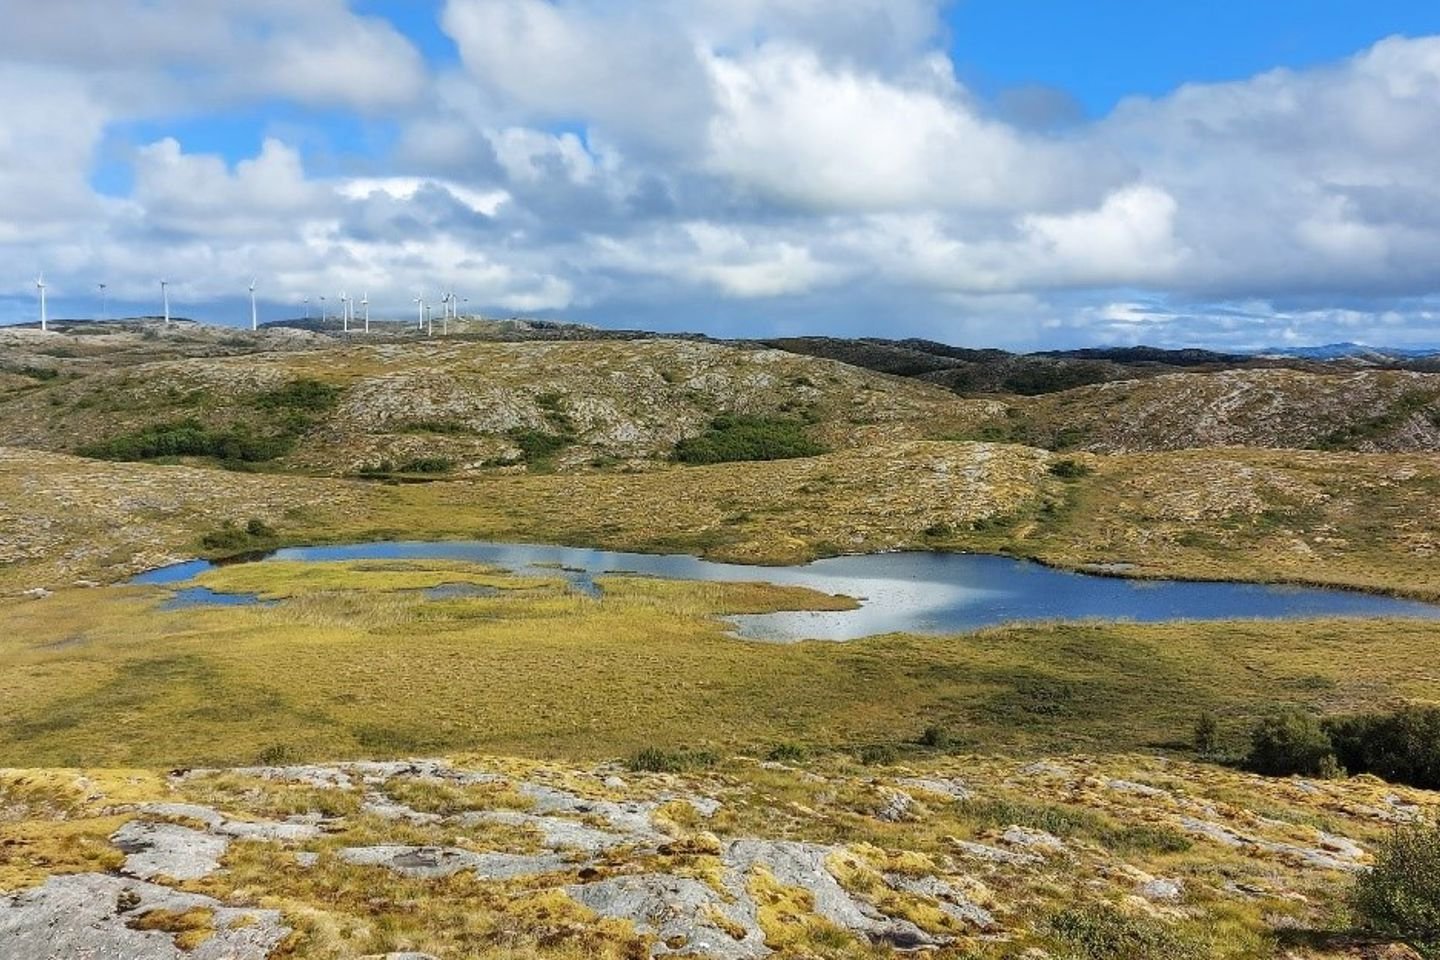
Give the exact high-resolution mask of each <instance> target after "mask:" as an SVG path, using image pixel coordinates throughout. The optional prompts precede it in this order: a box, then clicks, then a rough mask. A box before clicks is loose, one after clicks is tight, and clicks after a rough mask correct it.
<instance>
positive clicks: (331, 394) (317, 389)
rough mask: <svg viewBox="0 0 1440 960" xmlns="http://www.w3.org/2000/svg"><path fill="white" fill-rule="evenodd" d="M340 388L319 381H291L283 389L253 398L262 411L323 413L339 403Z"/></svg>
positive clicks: (269, 391) (268, 391)
mask: <svg viewBox="0 0 1440 960" xmlns="http://www.w3.org/2000/svg"><path fill="white" fill-rule="evenodd" d="M340 393H341V391H340V388H339V387H337V386H334V385H332V384H328V383H324V382H322V381H320V380H313V379H308V378H306V379H301V380H292V381H291V382H290V383H287V384H285V385H284V386H283V387H278V388H276V389H274V390H267V391H266V392H264V393H262V394H260V395H259V396H257V397H256V398H255V405H256V406H257V407H260V408H261V409H263V410H302V411H306V412H309V413H324V412H326V411H327V410H331V409H333V408H334V407H335V405H336V404H337V403H338V402H339V401H340Z"/></svg>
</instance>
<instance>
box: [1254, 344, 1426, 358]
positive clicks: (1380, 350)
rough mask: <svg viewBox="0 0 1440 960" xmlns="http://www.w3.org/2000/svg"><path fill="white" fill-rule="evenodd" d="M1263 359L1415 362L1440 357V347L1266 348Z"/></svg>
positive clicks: (1259, 351)
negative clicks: (1407, 348)
mask: <svg viewBox="0 0 1440 960" xmlns="http://www.w3.org/2000/svg"><path fill="white" fill-rule="evenodd" d="M1255 355H1256V356H1261V357H1301V358H1303V359H1306V360H1375V361H1378V362H1385V361H1387V360H1414V359H1420V358H1424V357H1436V356H1440V347H1429V348H1424V347H1422V348H1419V349H1409V350H1406V349H1402V348H1399V347H1371V346H1367V345H1365V344H1363V343H1351V342H1346V343H1327V344H1323V345H1321V346H1318V347H1266V348H1265V349H1263V350H1257V351H1255Z"/></svg>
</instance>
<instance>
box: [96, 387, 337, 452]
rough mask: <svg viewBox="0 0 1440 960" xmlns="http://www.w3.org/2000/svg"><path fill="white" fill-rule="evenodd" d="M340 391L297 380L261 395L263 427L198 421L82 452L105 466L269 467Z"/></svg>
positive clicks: (188, 398) (187, 398)
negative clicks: (211, 461)
mask: <svg viewBox="0 0 1440 960" xmlns="http://www.w3.org/2000/svg"><path fill="white" fill-rule="evenodd" d="M197 396H201V394H200V393H198V392H197V393H192V394H183V395H182V394H177V395H176V398H175V399H176V402H177V403H178V402H187V403H190V402H193V399H194V398H195V397H197ZM339 398H340V388H338V387H334V386H331V385H330V384H327V383H321V382H320V381H318V380H308V379H302V380H295V381H292V382H291V383H288V384H286V385H284V386H282V387H279V388H277V389H274V390H268V391H266V392H264V393H261V394H258V395H257V396H256V397H255V398H254V401H253V407H254V409H255V410H257V411H258V412H259V413H260V414H261V417H262V422H261V423H259V424H248V423H240V424H234V425H231V426H224V427H219V426H212V425H209V424H206V423H204V422H202V421H201V420H199V419H196V418H194V417H187V418H185V419H183V420H177V421H172V422H170V423H152V424H149V425H147V426H144V427H141V428H140V429H139V430H135V431H133V432H130V433H126V434H121V435H120V436H117V437H111V438H110V439H108V440H102V441H100V442H98V443H92V444H87V445H86V446H83V447H81V448H80V449H79V451H78V452H79V453H80V455H81V456H85V457H94V458H96V459H99V460H159V459H164V458H167V457H213V458H215V459H216V460H220V461H223V462H226V463H233V464H250V463H264V462H266V461H269V460H275V459H278V458H280V457H283V456H285V454H287V453H289V452H290V450H291V449H292V448H293V447H294V446H295V443H296V441H297V440H298V439H299V438H300V436H301V435H302V434H304V433H305V431H307V430H309V429H310V427H311V426H312V425H313V424H314V422H315V418H316V417H317V416H318V415H319V414H321V413H324V412H325V411H327V410H330V409H332V408H333V407H334V406H335V405H336V403H338V402H339Z"/></svg>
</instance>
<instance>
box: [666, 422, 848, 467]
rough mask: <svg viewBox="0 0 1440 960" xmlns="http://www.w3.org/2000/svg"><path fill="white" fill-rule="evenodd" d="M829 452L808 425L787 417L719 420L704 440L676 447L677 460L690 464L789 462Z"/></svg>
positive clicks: (684, 442)
mask: <svg viewBox="0 0 1440 960" xmlns="http://www.w3.org/2000/svg"><path fill="white" fill-rule="evenodd" d="M825 452H826V448H825V447H824V446H823V445H822V444H820V443H817V442H816V441H814V440H812V439H810V437H809V436H808V435H807V434H806V432H805V424H804V423H802V422H801V421H799V420H791V419H788V418H784V417H750V416H722V417H716V418H715V419H714V420H712V421H711V422H710V426H709V427H708V428H707V429H706V431H705V432H704V433H702V434H700V436H698V437H688V438H686V439H684V440H681V441H680V442H679V443H677V444H676V445H675V459H676V460H679V461H680V462H681V463H690V464H709V463H732V462H736V461H742V460H789V459H793V458H796V457H814V456H818V455H820V454H822V453H825Z"/></svg>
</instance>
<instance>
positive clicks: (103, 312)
mask: <svg viewBox="0 0 1440 960" xmlns="http://www.w3.org/2000/svg"><path fill="white" fill-rule="evenodd" d="M99 286H100V319H101V320H109V319H110V300H109V298H108V296H107V295H106V293H105V288H106V287H107V286H109V284H105V283H102V284H100V285H99Z"/></svg>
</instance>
